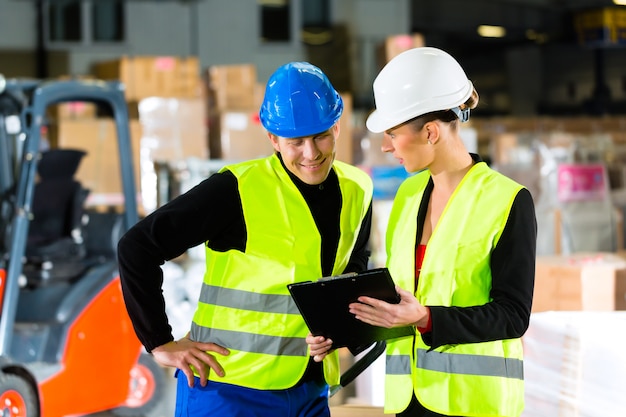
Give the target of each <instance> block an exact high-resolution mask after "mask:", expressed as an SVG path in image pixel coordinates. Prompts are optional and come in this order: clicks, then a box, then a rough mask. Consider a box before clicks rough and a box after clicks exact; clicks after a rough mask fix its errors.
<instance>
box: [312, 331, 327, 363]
mask: <svg viewBox="0 0 626 417" xmlns="http://www.w3.org/2000/svg"><path fill="white" fill-rule="evenodd" d="M306 343H307V345H309V348H310V349H311V356H313V360H314V361H315V362H321V361H323V360H324V358H325V357H326V356H327V355H328V354H329V353H330V352H332V350H331V346H332V344H333V341H332V340H330V339H326V338H325V337H324V336H313V335H312V334H311V333H309V334H308V335H307V337H306Z"/></svg>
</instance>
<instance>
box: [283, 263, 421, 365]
mask: <svg viewBox="0 0 626 417" xmlns="http://www.w3.org/2000/svg"><path fill="white" fill-rule="evenodd" d="M287 288H288V289H289V292H290V294H291V297H292V298H293V300H294V302H295V303H296V305H297V307H298V309H299V310H300V313H301V314H302V317H303V318H304V321H305V323H306V324H307V326H308V328H309V330H310V331H311V333H312V334H314V335H322V336H325V337H327V338H330V339H332V341H333V348H339V347H347V348H348V349H349V350H350V352H351V353H352V354H353V355H356V354H358V353H360V352H362V351H363V350H365V349H367V348H368V347H369V346H370V345H371V344H372V343H374V342H377V341H379V340H388V339H394V338H397V337H403V336H409V335H413V334H415V330H414V329H413V327H411V326H406V327H396V328H392V329H388V328H385V327H378V326H372V325H370V324H367V323H364V322H362V321H360V320H358V319H356V318H355V317H354V315H353V314H351V313H350V311H349V310H348V305H349V304H350V303H353V302H356V301H357V298H358V297H360V296H362V295H367V296H369V297H373V298H377V299H380V300H384V301H386V302H388V303H394V304H395V303H398V302H399V301H400V298H399V296H398V294H397V293H396V290H395V285H394V282H393V279H392V278H391V274H390V273H389V270H388V269H387V268H376V269H371V270H368V271H365V272H361V273H352V274H343V275H338V276H331V277H323V278H320V279H319V280H317V281H305V282H299V283H295V284H289V285H288V286H287Z"/></svg>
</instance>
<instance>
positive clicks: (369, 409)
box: [330, 404, 389, 417]
mask: <svg viewBox="0 0 626 417" xmlns="http://www.w3.org/2000/svg"><path fill="white" fill-rule="evenodd" d="M330 415H331V417H383V416H385V414H384V413H383V408H382V407H374V406H368V405H350V404H345V405H339V406H335V407H330ZM387 415H389V414H387Z"/></svg>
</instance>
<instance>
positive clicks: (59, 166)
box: [24, 149, 89, 286]
mask: <svg viewBox="0 0 626 417" xmlns="http://www.w3.org/2000/svg"><path fill="white" fill-rule="evenodd" d="M84 155H85V152H84V151H82V150H77V149H51V150H47V151H44V152H42V154H41V160H40V161H39V164H38V166H37V173H38V176H39V178H38V182H37V184H36V185H35V189H34V194H33V204H32V214H33V217H32V220H31V221H30V223H29V230H28V240H27V244H26V265H25V268H24V273H25V276H26V278H27V286H38V285H41V284H43V283H51V282H54V281H56V280H62V281H67V280H72V279H73V278H75V277H77V276H78V275H79V274H80V273H81V272H83V270H84V269H85V266H84V264H83V263H82V262H81V260H82V259H83V258H85V256H86V250H85V245H84V240H83V237H82V229H83V224H82V222H83V220H82V219H83V215H84V212H85V200H86V199H87V196H88V194H89V190H87V189H86V188H83V186H82V185H81V184H80V182H78V181H76V180H75V179H74V175H75V173H76V171H77V170H78V166H79V164H80V161H81V160H82V158H83V156H84Z"/></svg>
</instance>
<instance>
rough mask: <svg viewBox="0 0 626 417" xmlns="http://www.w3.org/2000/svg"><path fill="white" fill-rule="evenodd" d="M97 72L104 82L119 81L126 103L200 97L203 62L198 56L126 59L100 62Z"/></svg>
mask: <svg viewBox="0 0 626 417" xmlns="http://www.w3.org/2000/svg"><path fill="white" fill-rule="evenodd" d="M93 73H94V75H95V76H96V77H97V78H100V79H102V80H119V81H121V82H122V83H124V85H125V87H126V100H128V101H132V100H141V99H143V98H147V97H152V96H157V97H185V98H193V97H200V96H201V91H202V83H201V80H200V62H199V60H198V58H197V57H195V56H191V57H175V56H134V57H130V56H122V57H120V58H118V59H115V60H111V61H101V62H96V63H95V64H94V67H93Z"/></svg>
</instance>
